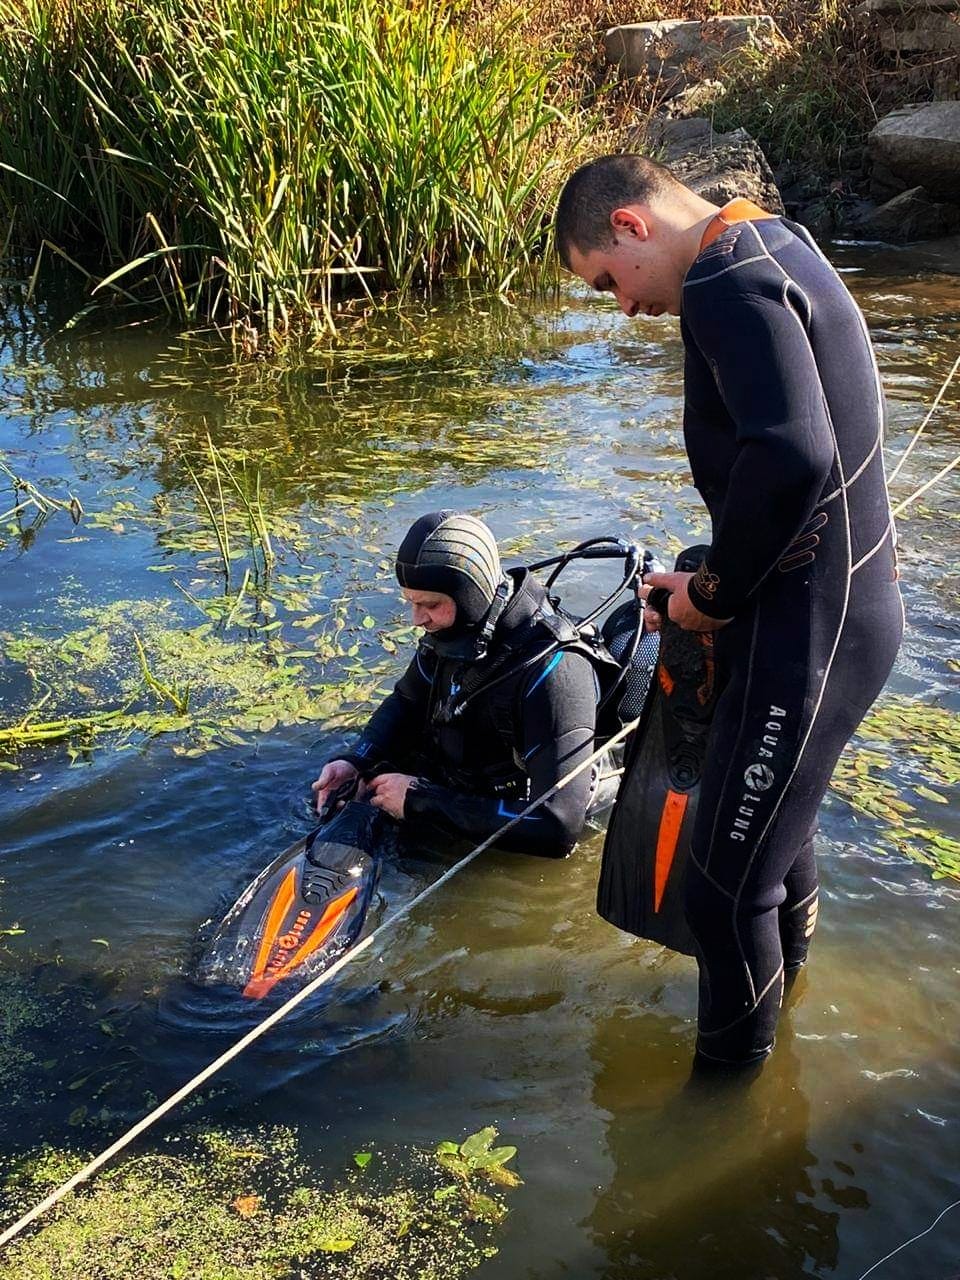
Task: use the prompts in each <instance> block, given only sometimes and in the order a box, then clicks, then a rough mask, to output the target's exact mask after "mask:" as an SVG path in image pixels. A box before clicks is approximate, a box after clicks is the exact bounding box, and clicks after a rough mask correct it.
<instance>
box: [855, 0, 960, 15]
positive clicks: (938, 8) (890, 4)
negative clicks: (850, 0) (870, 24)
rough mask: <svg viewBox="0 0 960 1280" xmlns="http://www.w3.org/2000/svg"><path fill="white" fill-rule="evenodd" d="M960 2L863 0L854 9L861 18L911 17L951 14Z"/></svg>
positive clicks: (957, 0) (953, 0)
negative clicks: (920, 14) (921, 14)
mask: <svg viewBox="0 0 960 1280" xmlns="http://www.w3.org/2000/svg"><path fill="white" fill-rule="evenodd" d="M958 9H960V0H863V3H862V4H858V5H857V6H856V8H855V9H854V11H853V12H854V13H855V14H857V15H858V16H859V17H861V18H874V17H880V16H883V17H888V16H889V17H894V18H895V17H898V16H908V15H909V16H912V15H914V14H917V13H951V12H954V11H956V10H958Z"/></svg>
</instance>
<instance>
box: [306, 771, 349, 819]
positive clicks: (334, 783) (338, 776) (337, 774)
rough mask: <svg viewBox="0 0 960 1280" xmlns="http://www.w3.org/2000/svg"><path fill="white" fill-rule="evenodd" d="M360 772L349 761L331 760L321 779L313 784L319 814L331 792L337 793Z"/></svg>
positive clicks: (321, 772)
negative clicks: (338, 789) (339, 788)
mask: <svg viewBox="0 0 960 1280" xmlns="http://www.w3.org/2000/svg"><path fill="white" fill-rule="evenodd" d="M359 772H360V770H359V769H358V768H356V766H355V765H352V764H351V763H350V761H349V760H329V761H328V762H327V763H326V764H325V765H324V766H323V768H322V769H321V771H320V777H319V778H318V779H317V780H316V782H315V783H313V787H312V790H313V792H314V795H315V798H316V806H317V813H319V812H320V810H321V809H322V808H323V806H324V805H325V804H326V802H327V798H328V796H329V795H330V792H331V791H336V790H337V788H338V787H342V786H343V784H344V783H345V782H348V781H349V780H350V779H351V778H355V777H356V776H357V774H358V773H359Z"/></svg>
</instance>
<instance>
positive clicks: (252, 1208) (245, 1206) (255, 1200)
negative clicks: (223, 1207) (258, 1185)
mask: <svg viewBox="0 0 960 1280" xmlns="http://www.w3.org/2000/svg"><path fill="white" fill-rule="evenodd" d="M230 1208H231V1209H235V1210H236V1211H237V1213H238V1214H239V1215H240V1217H241V1218H253V1217H255V1216H256V1214H257V1211H258V1210H259V1208H260V1197H259V1196H253V1195H251V1196H237V1198H236V1200H234V1201H233V1203H232V1204H231V1205H230Z"/></svg>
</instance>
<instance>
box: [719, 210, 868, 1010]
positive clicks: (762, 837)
mask: <svg viewBox="0 0 960 1280" xmlns="http://www.w3.org/2000/svg"><path fill="white" fill-rule="evenodd" d="M750 225H751V228H752V229H753V230H754V232H755V234H756V235H757V239H758V240H759V242H760V244H761V246H762V247H763V249H764V251H765V252H766V253H767V256H768V257H769V258H770V261H771V262H773V263H774V265H775V266H776V267H778V268H779V270H780V271H781V272H782V273H783V275H784V277H785V278H786V279H787V280H792V277H791V275H790V273H789V272H788V271H787V269H786V268H785V267H784V266H783V265H782V264H781V263H779V262H777V260H776V259H775V258H774V256H773V254H771V253H769V251H768V250H767V248H766V245H765V244H764V243H763V239H762V237H761V236H760V235H759V233H758V232H756V228H755V227H753V226H752V224H750ZM797 288H800V286H799V285H797ZM800 292H801V293H803V290H802V289H800ZM791 312H792V314H793V315H794V317H795V318H796V320H797V323H798V324H799V325H800V329H801V332H802V333H803V336H804V338H805V339H806V342H807V345H808V347H809V348H810V354H811V357H812V358H813V363H814V367H815V368H817V369H818V370H819V366H818V365H817V359H816V353H815V352H814V350H813V344H812V342H811V341H810V336H809V334H808V333H807V331H806V329H805V328H804V327H803V325H802V324H800V317H799V316H797V315H796V312H794V311H793V309H792V308H791ZM820 388H821V391H823V382H822V380H821V382H820ZM824 398H825V397H824ZM825 408H826V409H827V412H826V422H827V426H828V427H829V430H830V437H831V439H832V441H833V452H834V459H835V461H836V466H837V470H838V471H839V473H840V484H841V487H842V488H843V487H845V485H846V477H845V475H844V473H843V459H842V458H841V456H840V446H839V443H838V441H837V433H836V430H835V428H834V425H833V418H832V415H831V414H830V411H829V406H826V404H825ZM843 512H844V529H845V532H846V543H847V557H846V558H847V573H846V581H845V583H844V589H843V607H842V609H841V614H840V621H839V624H838V626H837V631H836V635H835V637H834V641H833V647H832V648H831V650H830V657H829V659H828V661H827V663H826V666H825V668H824V672H823V679H822V681H821V682H820V690H819V693H818V694H817V703H816V706H815V707H814V710H813V714H812V715H811V717H810V722H809V724H808V725H807V728H806V732H805V733H804V735H803V740H802V741H801V742H800V743H799V746H798V750H797V752H796V755H795V757H794V762H793V768H792V769H791V770H790V774H789V776H788V777H787V779H786V781H785V782H784V785H783V787H782V788H781V789H780V795H779V797H778V799H777V802H776V804H775V805H774V806H773V810H772V812H771V814H770V817H769V818H768V819H767V821H766V823H765V824H764V827H763V830H762V831H761V832H760V833H759V835H758V837H757V839H756V841H755V843H754V846H753V851H752V853H751V855H750V857H749V859H748V860H747V863H746V866H745V867H744V869H743V875H742V876H741V879H740V883H739V885H738V886H737V896H736V914H735V915H734V926H735V928H734V933H735V936H736V939H737V949H738V950H739V951H740V952H741V954H742V953H743V948H742V944H741V940H740V931H739V928H737V927H736V925H737V918H738V915H739V908H740V899H741V897H742V895H743V891H744V888H745V886H746V883H747V880H748V878H749V876H750V872H751V871H752V869H753V865H754V863H755V862H756V859H757V857H758V855H759V853H760V849H761V848H762V846H763V845H764V843H765V841H766V837H767V833H768V832H769V831H770V828H771V827H772V826H773V823H774V821H775V820H776V817H777V814H778V813H779V812H780V808H781V805H782V804H783V799H784V796H785V795H786V793H787V790H788V788H789V787H790V785H791V783H792V782H793V779H794V778H795V777H796V776H797V772H798V770H799V768H800V765H801V763H802V761H803V757H804V755H805V753H806V749H807V746H808V745H809V742H810V738H811V736H812V734H813V730H814V727H815V725H816V723H817V718H818V716H819V714H820V711H821V709H822V707H823V699H824V695H825V693H826V689H827V684H828V682H829V680H830V672H831V670H832V669H833V663H834V660H835V658H836V656H837V650H838V648H839V647H840V639H841V637H842V635H843V631H844V628H845V626H846V620H847V609H848V606H849V602H850V582H851V577H852V572H851V569H850V562H851V559H852V555H851V542H850V509H849V506H848V504H847V500H846V491H845V489H844V494H843ZM758 614H759V610H758ZM738 740H739V735H738ZM780 967H781V969H782V968H783V961H782V957H781V965H780ZM750 985H751V990H754V988H753V975H752V974H751V977H750ZM767 990H769V986H768V987H767ZM757 1004H759V1001H757ZM754 1007H756V1005H755V1006H754Z"/></svg>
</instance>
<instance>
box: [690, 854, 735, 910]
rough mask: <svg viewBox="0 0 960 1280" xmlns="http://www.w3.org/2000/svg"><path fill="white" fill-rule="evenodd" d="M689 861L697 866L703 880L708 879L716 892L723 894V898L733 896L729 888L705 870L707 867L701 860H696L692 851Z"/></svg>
mask: <svg viewBox="0 0 960 1280" xmlns="http://www.w3.org/2000/svg"><path fill="white" fill-rule="evenodd" d="M690 861H691V862H692V863H693V864H694V866H695V867H696V868H697V870H698V871H699V872H700V874H701V875H702V876H703V878H704V880H709V881H710V883H711V884H712V885H713V887H714V888H715V889H716V890H717V892H718V893H722V894H723V896H724V897H725V898H731V899H732V898H733V894H732V893H731V892H730V890H729V889H726V888H724V886H723V885H722V884H721V883H720V881H719V880H717V879H715V878H714V877H713V876H712V875H711V874H710V872H709V871H708V870H707V868H706V867H705V866H704V865H703V863H702V862H699V861H698V860H697V859H696V858H695V857H694V856H693V854H692V853H691V855H690Z"/></svg>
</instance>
